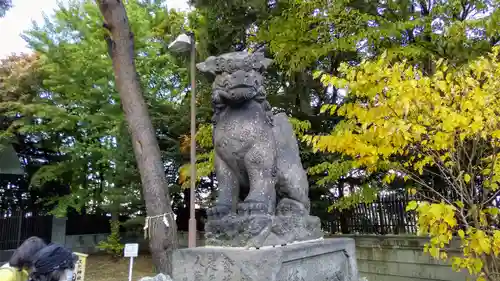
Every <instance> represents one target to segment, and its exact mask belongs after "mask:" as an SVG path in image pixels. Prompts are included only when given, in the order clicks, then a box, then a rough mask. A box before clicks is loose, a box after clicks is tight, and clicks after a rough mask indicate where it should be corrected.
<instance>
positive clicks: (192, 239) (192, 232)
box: [188, 33, 196, 248]
mask: <svg viewBox="0 0 500 281" xmlns="http://www.w3.org/2000/svg"><path fill="white" fill-rule="evenodd" d="M189 37H190V38H191V192H190V194H191V196H190V200H189V234H188V247H189V248H193V247H196V217H195V206H194V204H195V203H194V202H195V200H194V199H195V188H196V78H195V73H196V65H195V64H196V46H195V38H194V33H191V34H189Z"/></svg>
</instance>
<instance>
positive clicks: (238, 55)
mask: <svg viewBox="0 0 500 281" xmlns="http://www.w3.org/2000/svg"><path fill="white" fill-rule="evenodd" d="M271 62H272V60H270V59H267V58H265V57H264V54H263V53H247V52H234V53H227V54H223V55H220V56H218V57H209V58H208V59H207V60H206V61H205V62H202V63H199V64H198V65H197V67H198V69H199V70H200V71H201V72H204V73H210V74H212V75H214V76H215V81H214V83H213V88H212V90H213V92H212V103H213V107H214V116H213V123H214V125H213V126H214V127H213V143H214V148H215V172H216V175H217V181H218V189H219V190H218V196H217V199H216V202H215V205H214V206H213V207H212V208H211V209H209V210H208V212H207V214H208V221H207V223H206V226H205V233H206V234H205V235H206V238H207V245H217V246H234V247H256V248H260V247H263V246H271V245H284V244H287V243H292V242H295V241H304V240H312V239H317V238H321V237H322V231H321V224H320V220H319V218H317V217H313V216H310V215H309V212H310V202H309V198H308V191H309V185H308V182H307V176H306V172H305V171H304V169H303V167H302V164H301V161H300V157H299V147H298V144H297V139H296V137H295V134H294V132H293V130H292V126H291V124H290V122H289V121H288V118H287V116H286V115H285V114H284V113H279V114H276V115H273V113H272V112H271V106H270V105H269V103H268V101H267V100H266V93H265V90H264V77H263V72H264V71H265V70H266V68H267V67H268V66H269V65H270V63H271Z"/></svg>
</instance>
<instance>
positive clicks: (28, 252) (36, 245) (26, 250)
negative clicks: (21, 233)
mask: <svg viewBox="0 0 500 281" xmlns="http://www.w3.org/2000/svg"><path fill="white" fill-rule="evenodd" d="M45 246H47V244H45V242H44V241H43V240H42V239H41V238H39V237H36V236H32V237H30V238H28V239H26V240H25V241H24V242H23V243H22V244H21V246H19V248H17V249H16V251H15V252H14V254H13V255H12V257H10V260H9V265H10V266H12V267H16V268H18V269H19V270H21V269H22V268H24V267H30V266H31V264H32V260H33V257H34V256H35V254H36V253H37V252H38V251H40V250H41V249H42V248H44V247H45Z"/></svg>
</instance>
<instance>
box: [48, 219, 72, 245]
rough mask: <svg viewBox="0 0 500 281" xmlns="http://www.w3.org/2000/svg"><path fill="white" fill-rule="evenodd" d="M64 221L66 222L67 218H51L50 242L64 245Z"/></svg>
mask: <svg viewBox="0 0 500 281" xmlns="http://www.w3.org/2000/svg"><path fill="white" fill-rule="evenodd" d="M66 220H68V218H58V217H56V216H53V217H52V234H51V236H50V242H52V243H58V244H61V245H65V244H66Z"/></svg>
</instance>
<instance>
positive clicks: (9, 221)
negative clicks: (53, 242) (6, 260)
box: [0, 211, 52, 250]
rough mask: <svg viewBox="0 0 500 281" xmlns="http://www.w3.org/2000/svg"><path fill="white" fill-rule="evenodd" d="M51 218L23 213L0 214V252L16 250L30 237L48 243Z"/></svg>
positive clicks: (50, 231) (50, 232)
mask: <svg viewBox="0 0 500 281" xmlns="http://www.w3.org/2000/svg"><path fill="white" fill-rule="evenodd" d="M51 234H52V216H31V215H30V214H29V213H24V212H23V211H15V212H4V213H0V250H10V249H15V248H17V247H18V246H19V245H20V244H21V243H22V242H23V241H24V240H26V239H27V238H29V237H31V236H38V237H40V238H42V239H44V240H45V242H50V239H51Z"/></svg>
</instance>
